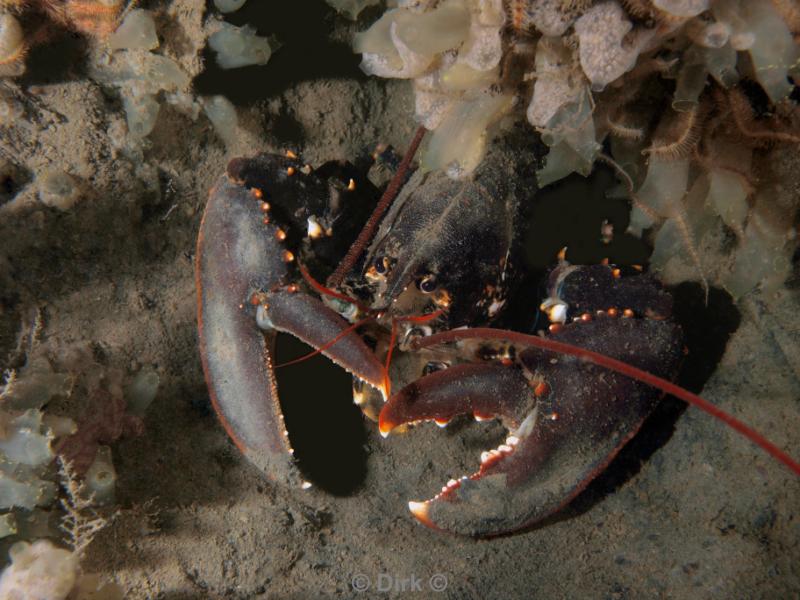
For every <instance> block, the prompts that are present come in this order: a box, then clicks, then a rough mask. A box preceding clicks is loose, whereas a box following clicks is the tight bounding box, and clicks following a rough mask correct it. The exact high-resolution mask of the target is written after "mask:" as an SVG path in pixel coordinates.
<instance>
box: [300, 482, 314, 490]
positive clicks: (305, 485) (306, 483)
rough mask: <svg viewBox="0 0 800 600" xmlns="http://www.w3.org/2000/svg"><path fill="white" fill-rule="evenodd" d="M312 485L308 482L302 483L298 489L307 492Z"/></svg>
mask: <svg viewBox="0 0 800 600" xmlns="http://www.w3.org/2000/svg"><path fill="white" fill-rule="evenodd" d="M312 485H313V484H312V483H311V482H310V481H304V482H303V483H301V484H300V488H301V489H304V490H307V489H309V488H310V487H311V486H312Z"/></svg>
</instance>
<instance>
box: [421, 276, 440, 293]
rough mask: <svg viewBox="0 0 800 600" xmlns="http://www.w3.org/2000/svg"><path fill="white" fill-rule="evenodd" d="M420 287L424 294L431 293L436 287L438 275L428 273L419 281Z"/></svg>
mask: <svg viewBox="0 0 800 600" xmlns="http://www.w3.org/2000/svg"><path fill="white" fill-rule="evenodd" d="M419 289H420V291H421V292H422V293H423V294H430V293H431V292H433V291H434V290H435V289H436V277H434V276H433V275H426V276H425V277H423V278H422V279H420V281H419Z"/></svg>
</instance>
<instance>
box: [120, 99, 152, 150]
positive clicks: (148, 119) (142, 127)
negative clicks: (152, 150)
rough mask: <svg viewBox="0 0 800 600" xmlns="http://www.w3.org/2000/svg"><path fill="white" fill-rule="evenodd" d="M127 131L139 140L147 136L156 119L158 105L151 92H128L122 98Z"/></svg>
mask: <svg viewBox="0 0 800 600" xmlns="http://www.w3.org/2000/svg"><path fill="white" fill-rule="evenodd" d="M122 107H123V108H124V109H125V118H126V120H127V122H128V132H129V133H130V135H131V137H132V138H134V139H137V140H141V139H143V138H145V137H146V136H148V135H149V134H150V132H151V131H153V127H155V125H156V119H158V111H159V109H160V106H159V104H158V102H157V101H156V99H155V96H153V95H152V94H130V95H126V96H125V97H123V98H122Z"/></svg>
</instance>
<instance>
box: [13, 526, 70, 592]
mask: <svg viewBox="0 0 800 600" xmlns="http://www.w3.org/2000/svg"><path fill="white" fill-rule="evenodd" d="M8 554H9V557H10V558H11V564H10V565H9V566H8V567H7V568H6V569H5V571H3V574H2V576H0V598H8V599H10V600H15V599H18V598H19V599H22V598H24V599H26V600H64V598H66V597H67V595H68V594H69V592H70V590H72V588H73V587H74V586H75V582H76V580H77V577H78V556H77V555H76V554H74V553H72V552H70V551H68V550H64V549H62V548H56V547H55V546H54V545H53V543H52V542H51V541H50V540H37V541H36V542H34V543H33V544H29V543H28V542H17V543H16V544H14V545H13V546H11V548H10V549H9V551H8Z"/></svg>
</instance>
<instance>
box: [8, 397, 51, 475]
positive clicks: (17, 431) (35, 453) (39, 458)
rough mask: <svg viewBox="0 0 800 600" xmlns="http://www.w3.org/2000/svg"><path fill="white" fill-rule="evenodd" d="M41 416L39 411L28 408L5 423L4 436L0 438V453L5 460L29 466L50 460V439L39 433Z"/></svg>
mask: <svg viewBox="0 0 800 600" xmlns="http://www.w3.org/2000/svg"><path fill="white" fill-rule="evenodd" d="M41 417H42V413H41V412H40V411H38V410H35V409H30V410H28V411H26V412H24V413H22V414H21V415H19V416H17V417H16V418H13V419H11V420H10V421H9V422H8V423H7V425H6V428H7V433H6V436H5V437H4V438H2V439H0V453H2V456H3V457H4V458H5V459H6V460H9V461H11V462H14V463H17V464H23V465H28V466H31V467H35V466H39V465H42V464H45V463H48V462H50V460H51V459H52V458H53V453H52V452H51V451H50V439H49V438H48V437H47V436H46V435H42V434H41V433H39V431H40V429H41Z"/></svg>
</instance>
